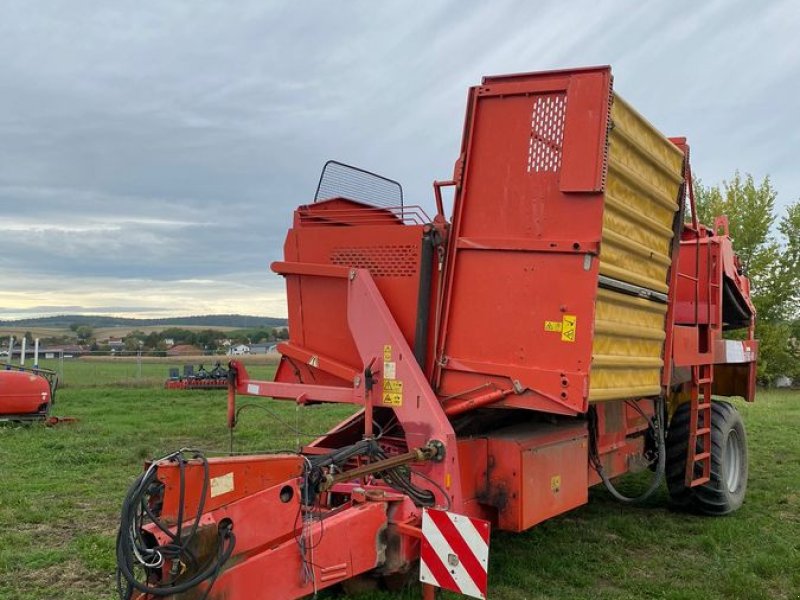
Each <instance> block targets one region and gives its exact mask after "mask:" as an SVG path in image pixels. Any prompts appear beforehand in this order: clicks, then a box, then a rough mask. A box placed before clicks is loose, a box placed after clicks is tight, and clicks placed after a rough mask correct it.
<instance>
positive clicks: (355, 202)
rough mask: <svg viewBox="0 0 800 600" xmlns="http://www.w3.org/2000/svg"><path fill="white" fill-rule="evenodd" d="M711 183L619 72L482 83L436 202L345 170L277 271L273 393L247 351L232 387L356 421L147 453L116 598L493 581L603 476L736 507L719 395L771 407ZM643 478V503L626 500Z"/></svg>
mask: <svg viewBox="0 0 800 600" xmlns="http://www.w3.org/2000/svg"><path fill="white" fill-rule="evenodd" d="M691 181H692V180H691V171H690V167H689V146H688V144H687V142H686V140H685V139H684V138H671V139H667V138H665V137H664V136H663V135H662V134H660V133H659V132H658V131H657V130H656V129H655V128H654V127H653V126H652V125H650V124H649V123H648V122H647V121H646V120H645V119H644V118H643V117H642V116H641V115H640V114H639V113H637V112H636V110H634V109H633V108H632V107H631V106H630V105H629V104H628V103H627V102H625V101H624V100H623V99H622V98H621V97H620V96H618V95H617V94H616V93H615V92H614V90H613V87H612V77H611V70H610V68H608V67H597V68H586V69H577V70H568V71H554V72H543V73H530V74H517V75H508V76H496V77H486V78H484V79H483V82H482V83H481V85H478V86H476V87H473V88H471V89H470V91H469V95H468V99H467V112H466V119H465V123H464V132H463V141H462V145H461V151H460V154H459V156H458V159H457V160H456V163H455V169H454V173H453V177H452V178H451V179H450V180H447V181H437V182H435V183H434V185H433V191H434V195H435V199H436V208H437V212H436V215H435V216H434V217H433V218H429V217H428V216H427V215H426V214H425V212H424V211H423V210H422V209H421V208H420V207H419V206H409V205H406V204H404V202H403V197H402V189H401V188H400V187H399V185H398V184H396V183H395V182H392V181H391V180H387V179H384V178H381V177H377V176H372V175H370V174H369V173H366V172H364V171H361V170H358V169H348V168H346V167H345V166H343V165H341V164H339V163H328V164H327V165H326V167H325V169H324V171H323V175H322V178H321V179H320V183H319V186H318V189H317V194H316V197H315V198H314V202H313V203H309V204H304V205H302V206H300V207H298V208H297V209H296V210H295V212H294V222H293V225H292V227H291V229H290V230H289V232H288V235H287V238H286V243H285V246H284V260H282V261H280V262H276V263H273V264H272V270H273V271H274V272H275V273H278V274H279V275H282V276H283V277H284V278H285V280H286V290H287V297H288V307H289V324H290V326H289V340H288V341H287V342H285V343H282V344H280V345H279V350H280V352H281V354H282V358H281V361H280V364H279V367H278V369H277V373H276V375H275V378H274V381H258V380H254V379H252V378H251V377H250V376H249V375H248V373H247V370H246V368H245V367H244V366H243V365H242V364H239V363H237V362H236V361H233V362H231V363H230V369H231V377H230V384H229V391H228V426H229V427H230V428H234V427H235V425H236V415H237V398H238V397H239V396H255V397H270V398H276V399H285V400H290V401H294V402H296V403H299V404H310V403H348V404H353V405H355V406H356V407H358V410H357V412H355V413H354V414H353V416H352V417H350V418H348V419H346V420H345V421H344V422H342V423H340V424H339V425H338V426H336V427H334V428H333V429H332V430H331V431H330V432H328V433H327V434H325V435H323V436H321V437H318V438H317V439H315V440H314V441H313V442H311V443H310V444H308V445H307V446H305V447H303V448H302V450H301V451H300V452H297V453H280V454H266V455H263V454H262V455H253V456H230V457H222V458H206V457H205V456H204V455H203V454H202V453H201V452H199V451H195V450H186V449H184V450H182V451H178V452H176V453H174V454H171V455H170V456H167V457H165V458H163V459H160V460H156V461H153V462H151V463H148V465H147V467H146V469H145V472H144V473H143V474H142V475H141V476H140V477H139V478H138V479H137V480H136V482H135V483H134V484H133V486H132V487H131V489H130V491H129V493H128V495H127V496H126V498H125V501H124V504H123V510H122V523H121V527H120V531H119V536H118V542H117V562H118V569H119V577H118V581H119V591H120V594H121V596H122V597H124V598H139V599H144V598H155V597H165V596H166V597H170V598H174V599H189V598H209V599H223V598H226V599H229V600H233V599H237V600H238V599H247V600H257V599H264V600H267V599H291V598H300V597H303V596H306V595H309V594H313V593H315V592H317V591H318V590H321V589H323V588H328V587H331V586H334V585H337V584H343V586H344V587H345V590H349V589H364V588H368V587H370V586H389V587H392V586H395V585H397V584H398V583H399V582H402V581H408V580H417V579H419V580H421V581H422V582H423V593H424V594H425V595H426V596H428V597H432V595H433V589H434V587H433V586H439V587H444V588H447V589H452V590H458V591H461V592H463V593H465V594H468V595H471V596H474V597H485V595H486V589H487V583H488V579H487V568H488V550H489V544H490V530H491V529H493V530H502V531H508V532H522V531H525V530H527V529H529V528H531V527H533V526H535V525H536V524H538V523H541V522H542V521H545V520H547V519H550V518H552V517H554V516H556V515H559V514H562V513H564V512H566V511H569V510H571V509H573V508H576V507H578V506H581V505H582V504H584V503H586V502H587V501H588V489H589V488H590V487H592V486H594V485H598V484H602V485H604V486H605V487H606V488H608V490H609V491H610V492H611V494H613V495H614V496H615V497H616V498H618V499H619V500H621V501H623V502H634V501H637V500H642V499H643V498H645V497H647V496H649V495H651V494H652V493H653V491H654V490H656V489H657V488H658V487H659V486H660V485H661V484H662V482H663V481H664V480H666V484H667V487H668V490H669V495H670V497H671V499H672V501H673V502H674V503H675V504H677V505H679V506H681V507H684V508H686V509H688V510H694V511H699V512H702V513H706V514H709V515H724V514H728V513H730V512H732V511H735V510H736V509H737V508H739V506H740V505H741V504H742V502H743V499H744V494H745V489H746V485H747V449H746V437H745V430H744V426H743V424H742V420H741V418H740V417H739V415H738V413H737V411H736V409H735V408H734V407H733V405H732V404H730V403H728V402H724V401H721V400H718V399H717V398H716V397H718V396H740V397H744V398H745V399H746V400H747V401H752V400H753V398H754V391H755V364H756V363H755V361H756V355H757V350H758V343H757V341H756V340H755V339H753V332H754V318H755V311H754V309H753V305H752V303H751V302H750V295H749V284H748V280H747V277H746V276H745V274H744V273H743V272H742V268H741V265H740V263H739V261H738V259H737V257H736V255H735V253H734V251H733V248H732V246H731V240H730V238H729V236H728V229H727V224H726V221H725V219H724V218H719V219H717V221H716V222H715V223H713V224H712V225H711V226H707V225H703V224H701V223H699V222H698V220H697V213H696V210H695V205H694V197H693V195H692V185H691ZM446 187H452V188H453V190H454V191H453V209H452V215H451V216H450V217H449V218H448V217H447V216H446V214H445V210H444V201H443V193H442V192H443V188H446ZM687 206H688V208H687ZM687 210H688V212H687ZM733 330H739V331H738V332H737V334H738V339H733V337H736V336H730V335H728V333H729V332H730V331H733ZM742 338H743V339H742ZM712 395H713V396H715V397H714V398H713V399H712ZM648 467H649V468H650V469H651V470H652V471H653V475H652V483H651V484H650V485H648V486H647V488H646V489H643V490H642V493H641V494H639V495H638V496H637V497H627V496H625V495H623V494H622V493H620V492H619V491H618V490H617V488H616V487H615V483H614V480H615V478H617V477H618V476H620V475H623V474H626V473H629V472H633V471H639V470H645V471H646V470H647V468H648Z"/></svg>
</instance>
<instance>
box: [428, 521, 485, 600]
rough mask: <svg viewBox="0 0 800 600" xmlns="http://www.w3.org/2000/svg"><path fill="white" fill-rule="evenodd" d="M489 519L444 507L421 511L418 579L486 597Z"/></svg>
mask: <svg viewBox="0 0 800 600" xmlns="http://www.w3.org/2000/svg"><path fill="white" fill-rule="evenodd" d="M488 569H489V522H488V521H484V520H482V519H473V518H470V517H465V516H463V515H457V514H455V513H451V512H447V511H444V510H433V509H425V510H424V511H423V513H422V546H421V548H420V564H419V580H420V581H421V582H422V583H427V584H429V585H435V586H438V587H441V588H444V589H446V590H450V591H453V592H459V593H461V594H465V595H467V596H472V597H473V598H486V588H487V580H488V577H487V574H488Z"/></svg>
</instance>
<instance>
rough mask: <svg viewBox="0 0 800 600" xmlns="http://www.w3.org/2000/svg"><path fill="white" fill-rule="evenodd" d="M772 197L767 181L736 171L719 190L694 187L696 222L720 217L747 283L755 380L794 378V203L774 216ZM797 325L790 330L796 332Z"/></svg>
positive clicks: (798, 254) (798, 293) (798, 363)
mask: <svg viewBox="0 0 800 600" xmlns="http://www.w3.org/2000/svg"><path fill="white" fill-rule="evenodd" d="M777 196H778V194H777V191H776V190H775V188H773V187H772V183H771V181H770V179H769V177H765V178H764V179H763V180H762V181H761V182H760V183H756V181H755V180H754V178H753V176H752V175H750V174H745V175H744V176H742V175H741V174H740V173H739V172H738V171H737V172H736V173H735V174H734V176H733V178H732V179H731V180H730V181H724V182H723V183H722V186H721V187H720V186H709V187H706V186H704V185H703V184H702V183H701V182H700V181H697V182H696V184H695V199H696V201H697V212H698V216H699V217H700V221H701V222H703V223H705V224H711V223H713V220H714V217H716V216H718V215H726V216H727V217H728V222H729V225H730V234H731V239H732V240H733V245H734V248H735V249H736V252H737V253H738V255H739V258H740V260H741V261H742V266H743V268H744V271H745V274H746V275H747V276H748V278H749V279H750V286H751V297H752V301H753V304H754V305H755V307H756V312H757V315H756V337H757V338H758V339H759V341H760V357H759V368H758V373H759V378H760V379H761V380H762V381H764V382H771V381H772V380H773V379H774V378H775V377H776V376H778V375H781V374H786V375H789V376H793V377H798V376H800V351H799V350H798V345H797V337H796V334H795V333H793V324H794V323H795V322H796V320H797V319H798V318H800V201H797V202H795V203H793V204H790V205H789V206H788V207H787V208H786V212H785V213H784V214H783V215H782V216H781V217H780V218H779V217H778V214H777V212H776V210H775V200H776V198H777ZM796 327H797V326H794V328H795V329H796Z"/></svg>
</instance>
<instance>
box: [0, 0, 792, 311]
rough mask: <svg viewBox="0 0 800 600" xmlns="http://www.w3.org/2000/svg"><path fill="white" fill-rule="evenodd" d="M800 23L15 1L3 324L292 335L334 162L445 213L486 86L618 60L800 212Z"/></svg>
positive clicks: (1, 70)
mask: <svg viewBox="0 0 800 600" xmlns="http://www.w3.org/2000/svg"><path fill="white" fill-rule="evenodd" d="M798 32H800V8H799V7H798V5H797V3H796V1H792V0H787V1H784V2H752V1H732V0H726V1H719V2H683V1H671V2H641V1H640V0H631V1H624V0H620V1H617V2H608V3H599V2H596V1H594V2H563V1H561V2H541V1H527V2H506V1H493V2H485V3H477V2H466V1H456V0H451V1H447V2H445V1H442V2H437V1H429V2H404V3H401V2H395V3H390V2H385V3H376V2H367V1H365V2H331V1H327V2H286V3H278V2H264V1H254V2H246V1H242V0H239V1H237V2H229V1H226V2H210V1H209V2H200V1H197V0H187V1H178V0H170V1H168V2H155V1H152V2H142V1H136V2H133V1H131V2H124V1H117V2H100V1H98V2H86V1H69V2H66V1H60V2H48V1H45V0H38V1H37V2H31V1H30V0H20V1H13V0H4V1H3V2H2V3H0V56H2V59H0V208H1V209H2V213H1V214H0V240H2V245H1V246H0V282H2V283H1V284H0V318H16V317H23V316H35V315H45V314H59V313H65V312H69V313H104V314H120V315H123V314H124V315H133V316H169V315H186V314H203V313H229V312H242V313H248V314H257V315H271V316H284V315H285V314H286V309H285V306H284V297H283V289H282V288H283V284H282V281H281V280H280V278H278V277H277V276H275V275H272V274H271V273H270V272H269V271H268V265H269V263H270V261H272V260H275V259H277V258H279V257H280V253H281V245H282V242H283V237H284V233H285V230H286V228H287V226H288V225H289V223H290V221H291V210H292V208H293V207H294V206H295V205H297V204H300V203H305V202H307V201H309V200H310V199H311V198H312V197H313V193H314V189H315V186H316V181H317V177H318V174H319V170H320V168H321V166H322V164H323V163H324V161H325V160H327V159H329V158H337V159H339V160H342V161H345V162H350V163H354V164H358V165H361V166H363V167H365V168H368V169H371V170H374V171H377V172H380V173H384V174H386V175H388V176H391V177H393V178H396V179H399V180H400V181H401V182H402V183H403V185H404V188H405V194H406V198H407V199H408V201H409V202H410V203H418V204H422V205H423V206H431V204H432V202H431V197H432V195H431V191H430V183H431V181H432V180H434V179H436V178H440V179H441V178H447V177H448V176H449V175H450V174H451V171H452V164H453V160H454V159H455V157H456V154H457V152H458V147H459V146H458V145H459V138H460V134H461V125H462V119H463V110H464V102H465V96H466V89H467V87H468V86H470V85H473V84H476V83H479V81H480V77H481V76H482V75H485V74H497V73H504V72H519V71H533V70H540V69H550V68H560V67H569V66H582V65H593V64H611V65H612V66H613V69H614V76H615V88H616V90H617V91H618V92H619V93H620V94H621V95H623V96H625V97H626V98H627V99H628V100H630V101H631V102H632V103H633V104H634V105H635V106H636V107H637V108H638V109H639V110H640V111H641V112H643V113H644V114H645V115H646V116H648V118H649V119H650V120H651V121H652V122H653V123H655V124H656V125H657V126H658V127H659V128H660V129H661V130H662V131H663V132H664V133H666V134H668V135H687V136H688V137H689V139H690V142H691V144H692V152H693V163H694V169H695V171H696V172H697V173H699V175H700V176H701V177H702V179H703V180H704V181H705V182H706V183H715V182H719V181H721V180H722V179H725V178H727V177H730V175H731V174H732V173H733V171H734V170H735V169H737V168H738V169H741V170H744V171H750V172H752V173H753V174H754V175H756V176H757V177H762V176H764V175H766V174H769V175H771V176H772V178H773V181H774V184H775V186H776V188H777V189H778V190H779V193H780V197H779V203H781V204H783V205H785V204H786V203H788V202H789V201H794V200H795V199H797V198H798V197H800V169H798V151H799V150H800V125H798V118H799V115H798V112H799V110H800V100H798V97H800V43H798Z"/></svg>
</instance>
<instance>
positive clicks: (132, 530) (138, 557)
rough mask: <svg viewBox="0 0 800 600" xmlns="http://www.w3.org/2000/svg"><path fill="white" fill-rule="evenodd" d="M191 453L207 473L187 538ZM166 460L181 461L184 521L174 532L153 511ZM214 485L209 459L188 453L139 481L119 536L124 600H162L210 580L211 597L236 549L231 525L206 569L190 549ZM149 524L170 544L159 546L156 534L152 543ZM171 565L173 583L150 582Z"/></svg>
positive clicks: (180, 515)
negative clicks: (137, 599) (135, 599)
mask: <svg viewBox="0 0 800 600" xmlns="http://www.w3.org/2000/svg"><path fill="white" fill-rule="evenodd" d="M185 453H186V454H188V453H191V459H198V460H200V461H201V462H202V464H203V472H204V476H203V489H202V491H201V494H200V501H199V503H198V505H197V512H196V514H195V515H194V520H193V521H192V524H191V525H190V526H189V529H188V532H187V533H184V526H183V521H184V514H183V511H184V501H185V491H186V490H185V475H186V474H185V470H186V463H187V459H186V457H185ZM164 461H175V462H177V463H178V468H179V471H180V491H179V500H178V518H177V523H176V525H175V531H174V532H172V531H170V529H169V528H168V527H167V526H165V525H164V523H162V522H161V521H160V520H159V518H158V516H157V515H156V514H155V513H154V512H153V509H152V507H151V506H150V499H151V495H152V492H153V490H154V489H155V486H157V485H159V482H158V480H157V479H156V468H157V465H158V463H159V462H164ZM209 485H210V475H209V467H208V460H207V459H206V457H205V456H204V455H203V454H202V453H201V452H199V451H197V450H186V449H183V450H179V451H177V452H174V453H172V454H170V455H168V456H165V457H164V458H162V459H160V460H158V461H153V463H152V464H151V465H150V467H149V468H148V469H147V470H146V471H145V472H144V473H143V474H142V475H140V476H139V477H138V478H137V479H136V481H134V483H133V485H132V486H131V487H130V489H129V490H128V493H127V495H126V496H125V500H124V501H123V503H122V512H121V515H120V527H119V531H118V533H117V592H118V594H119V597H120V599H121V600H129V599H130V598H131V597H132V595H133V591H134V590H137V591H139V592H142V593H144V594H148V595H150V596H159V597H162V596H170V595H173V594H179V593H182V592H185V591H187V590H189V589H191V588H193V587H195V586H197V585H200V584H201V583H203V582H205V581H210V583H209V585H208V588H207V589H206V592H205V594H204V595H203V598H205V597H207V596H208V593H209V592H210V591H211V587H212V586H213V585H214V581H216V578H217V576H218V575H219V572H220V570H221V568H222V566H223V565H224V564H225V562H226V561H227V560H228V558H230V556H231V554H232V553H233V548H234V546H235V544H236V538H235V536H234V535H233V531H232V524H231V523H230V522H229V521H223V522H221V523H220V526H219V529H218V536H219V538H218V540H217V552H216V556H212V557H209V558H208V559H207V560H206V561H205V562H204V563H203V564H198V560H197V557H196V556H195V555H194V553H193V552H192V551H191V550H190V549H189V546H190V545H191V542H192V540H193V539H194V537H195V535H196V533H197V529H198V526H199V525H200V519H201V518H202V516H203V509H204V507H205V499H206V495H207V493H208V488H209ZM147 521H149V522H150V523H152V524H153V525H155V526H156V527H157V528H158V529H159V530H160V531H161V532H162V533H164V534H165V535H166V536H167V538H169V541H168V542H167V543H165V544H162V545H157V544H156V543H155V538H154V536H152V535H150V538H151V541H150V543H148V541H147V540H146V539H145V535H147V534H146V533H145V530H144V529H143V526H144V525H145V524H146V522H147ZM166 561H171V569H170V571H169V574H168V577H167V579H166V580H165V581H157V582H155V581H152V579H154V578H152V577H151V578H150V579H148V575H151V576H152V575H156V574H160V573H161V567H162V566H163V565H164V563H165V562H166ZM137 569H138V570H141V569H143V570H144V576H143V577H142V578H139V577H137V575H136V571H137ZM186 573H188V575H186Z"/></svg>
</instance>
